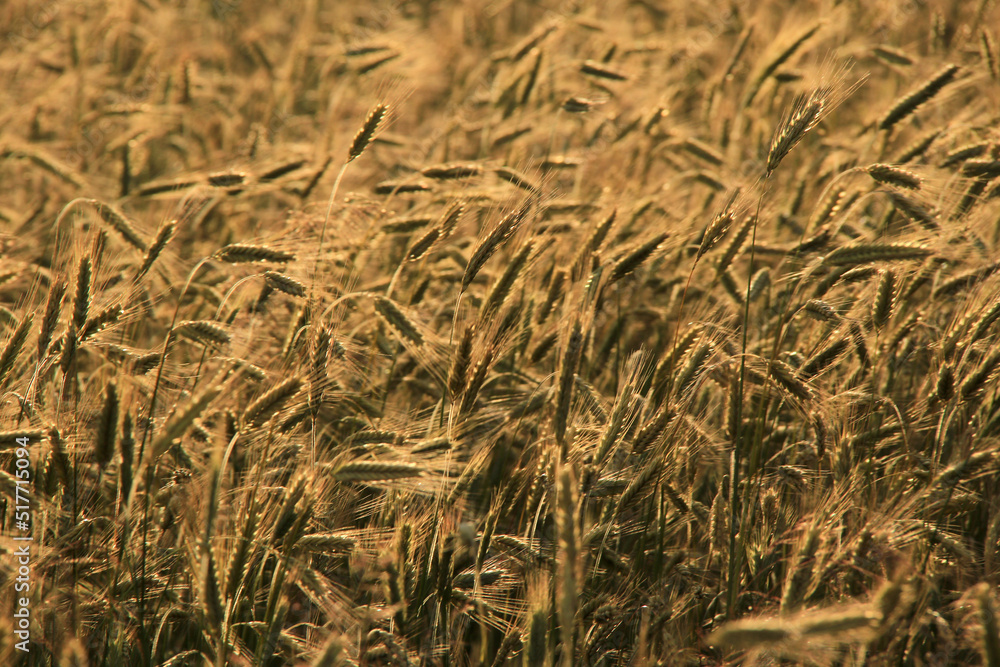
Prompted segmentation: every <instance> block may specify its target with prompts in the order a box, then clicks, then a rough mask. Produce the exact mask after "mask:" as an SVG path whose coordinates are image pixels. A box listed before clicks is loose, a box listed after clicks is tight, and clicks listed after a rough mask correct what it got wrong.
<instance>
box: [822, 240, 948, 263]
mask: <svg viewBox="0 0 1000 667" xmlns="http://www.w3.org/2000/svg"><path fill="white" fill-rule="evenodd" d="M933 254H934V251H933V250H931V249H930V248H927V247H925V246H920V245H913V244H909V243H855V244H853V245H846V246H841V247H839V248H836V249H834V250H833V251H831V252H830V253H829V254H827V255H826V257H824V258H823V264H826V265H833V266H842V265H857V264H868V263H871V262H899V261H906V260H913V259H924V258H925V257H930V256H931V255H933Z"/></svg>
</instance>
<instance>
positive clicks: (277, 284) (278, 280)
mask: <svg viewBox="0 0 1000 667" xmlns="http://www.w3.org/2000/svg"><path fill="white" fill-rule="evenodd" d="M264 280H265V281H267V284H269V285H270V286H271V287H273V288H274V289H276V290H278V291H279V292H284V293H285V294H287V295H289V296H305V295H306V286H305V285H303V284H302V283H300V282H299V281H298V280H296V279H295V278H292V277H290V276H286V275H285V274H283V273H278V272H277V271H265V272H264Z"/></svg>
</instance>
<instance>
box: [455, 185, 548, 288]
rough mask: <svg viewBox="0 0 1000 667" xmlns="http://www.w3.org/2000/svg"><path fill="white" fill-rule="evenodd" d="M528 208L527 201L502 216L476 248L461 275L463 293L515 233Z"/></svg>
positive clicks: (529, 202) (528, 201)
mask: <svg viewBox="0 0 1000 667" xmlns="http://www.w3.org/2000/svg"><path fill="white" fill-rule="evenodd" d="M530 206H531V201H530V200H527V201H525V202H524V203H523V204H522V205H521V206H519V207H518V208H517V209H516V210H514V211H512V212H510V213H509V214H507V215H506V216H504V218H503V219H502V220H501V221H500V223H499V224H498V225H497V226H496V227H495V228H494V229H493V231H492V232H490V234H489V235H488V236H487V237H486V238H485V239H483V240H482V241H481V242H480V243H479V245H478V246H476V249H475V251H474V252H473V253H472V257H471V258H470V259H469V263H468V264H467V265H466V267H465V273H464V274H463V275H462V291H463V292H464V291H465V290H466V289H468V287H469V285H471V284H472V281H473V280H475V279H476V276H477V275H478V274H479V271H480V269H482V268H483V265H485V264H486V262H487V261H489V259H490V257H492V256H493V254H494V253H495V252H496V251H497V249H498V248H499V247H500V245H501V244H502V243H504V242H505V241H506V240H507V239H509V238H510V237H511V236H512V235H513V234H514V233H515V232H516V231H517V229H518V227H519V226H520V225H521V223H522V222H523V221H524V219H525V217H527V215H528V209H529V208H530Z"/></svg>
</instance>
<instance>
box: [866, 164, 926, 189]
mask: <svg viewBox="0 0 1000 667" xmlns="http://www.w3.org/2000/svg"><path fill="white" fill-rule="evenodd" d="M865 173H866V174H868V175H869V176H871V177H872V178H873V179H875V181H877V182H879V183H887V184H889V185H898V186H899V187H901V188H908V189H910V190H919V189H920V184H921V180H920V177H919V176H917V175H916V174H914V173H913V172H912V171H907V170H906V169H900V168H899V167H896V166H894V165H891V164H873V165H869V166H868V167H865Z"/></svg>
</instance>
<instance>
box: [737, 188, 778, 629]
mask: <svg viewBox="0 0 1000 667" xmlns="http://www.w3.org/2000/svg"><path fill="white" fill-rule="evenodd" d="M770 175H771V172H767V174H765V176H764V185H766V184H767V179H768V178H769V177H770ZM763 200H764V188H763V186H762V187H761V193H760V197H758V199H757V211H756V212H755V213H754V216H753V228H752V230H751V235H750V268H749V269H748V275H747V293H746V298H745V299H744V303H743V341H742V344H741V346H740V380H739V389H738V391H737V396H736V419H735V421H736V432H735V433H734V438H733V440H734V442H733V458H732V466H731V470H730V473H729V577H728V590H727V595H726V599H727V604H726V617H727V618H730V619H731V618H733V615H734V611H735V608H736V594H737V589H738V587H739V574H740V571H741V570H742V563H740V562H739V556H738V553H737V550H736V532H737V530H736V529H737V521H736V520H737V518H738V517H739V515H740V512H739V505H740V494H739V484H740V462H741V458H742V456H743V389H744V383H745V381H746V369H747V340H748V331H749V328H750V286H751V284H752V282H753V262H754V246H755V245H756V244H757V222H758V220H759V218H760V206H761V203H762V202H763Z"/></svg>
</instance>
